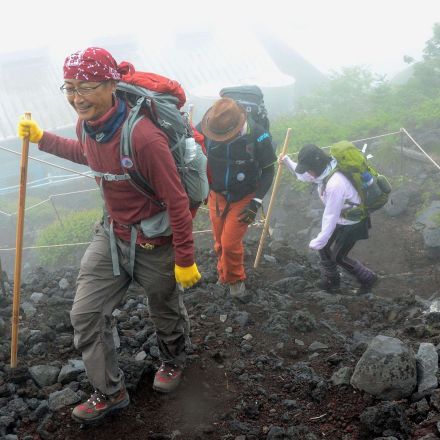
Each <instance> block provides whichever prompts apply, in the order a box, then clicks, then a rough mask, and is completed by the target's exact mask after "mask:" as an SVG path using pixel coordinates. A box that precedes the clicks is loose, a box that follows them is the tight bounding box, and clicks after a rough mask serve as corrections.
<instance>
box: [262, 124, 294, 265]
mask: <svg viewBox="0 0 440 440" xmlns="http://www.w3.org/2000/svg"><path fill="white" fill-rule="evenodd" d="M291 130H292V129H291V128H288V129H287V133H286V138H285V139H284V145H283V150H282V151H281V155H282V156H284V155H285V154H286V153H287V147H288V145H289V139H290V131H291ZM281 172H282V166H281V164H279V165H278V170H277V175H276V176H275V180H274V183H273V189H272V195H271V196H270V202H269V207H268V208H267V213H266V218H265V219H264V226H263V232H262V233H261V238H260V244H259V245H258V251H257V256H256V257H255V262H254V268H255V269H256V268H257V267H258V264H259V263H260V258H261V253H262V252H263V245H264V240H265V239H266V235H267V232H268V230H269V222H270V215H271V214H272V208H273V205H274V202H275V196H276V193H277V191H278V186H279V183H280V177H281Z"/></svg>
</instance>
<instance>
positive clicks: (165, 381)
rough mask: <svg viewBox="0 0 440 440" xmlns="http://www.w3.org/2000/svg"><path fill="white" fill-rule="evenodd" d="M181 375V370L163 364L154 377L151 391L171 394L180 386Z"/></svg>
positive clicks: (174, 366) (171, 365)
mask: <svg viewBox="0 0 440 440" xmlns="http://www.w3.org/2000/svg"><path fill="white" fill-rule="evenodd" d="M182 373H183V370H182V368H179V367H178V366H176V365H173V364H166V363H165V362H163V363H162V365H161V366H160V368H159V370H157V373H156V375H155V376H154V382H153V389H154V390H156V391H160V392H161V393H171V392H172V391H174V390H175V389H176V388H177V387H178V385H179V384H180V381H181V380H182Z"/></svg>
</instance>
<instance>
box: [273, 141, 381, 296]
mask: <svg viewBox="0 0 440 440" xmlns="http://www.w3.org/2000/svg"><path fill="white" fill-rule="evenodd" d="M279 162H280V163H282V164H284V165H285V166H286V167H287V169H288V170H289V171H290V172H291V173H292V174H295V175H296V177H297V178H298V179H299V180H301V181H303V182H310V183H315V184H317V185H318V194H319V197H320V198H321V200H322V202H323V203H324V205H325V208H324V213H323V215H322V224H321V231H320V232H319V234H318V235H317V236H316V237H315V238H313V240H311V241H310V243H309V247H310V248H311V249H314V250H316V251H318V253H319V257H320V271H321V282H320V287H322V288H323V289H325V290H328V291H334V290H335V289H338V288H339V285H340V274H339V272H338V269H337V266H340V267H342V268H343V269H345V270H346V271H347V272H349V273H351V274H352V275H354V276H355V277H356V278H357V280H358V281H359V283H360V290H359V291H360V293H366V292H369V291H370V290H371V287H372V286H373V284H374V283H375V282H376V281H377V279H378V277H377V275H376V274H375V273H374V272H373V271H371V270H370V269H368V268H367V267H366V266H364V265H363V264H362V263H361V262H359V261H357V260H354V259H352V258H349V257H348V253H349V252H350V251H351V250H352V249H353V246H354V245H355V243H356V242H357V241H358V240H363V239H367V238H368V230H369V228H370V227H371V222H370V218H369V217H367V218H365V219H363V220H359V221H352V220H347V219H346V218H344V217H343V212H344V209H347V208H350V207H351V206H353V204H359V203H360V201H361V200H360V197H359V194H358V192H357V191H356V189H355V187H354V186H353V185H352V183H351V182H350V181H349V180H348V179H347V177H345V176H344V175H343V174H342V173H341V172H339V171H336V172H335V171H334V169H335V168H336V166H337V162H336V160H335V159H334V158H332V157H331V156H329V155H328V154H326V153H325V152H324V151H323V150H322V149H321V148H319V147H317V146H316V145H313V144H308V145H305V146H304V147H302V148H301V150H300V151H299V153H298V162H294V161H293V160H292V159H290V158H289V157H288V156H287V155H285V156H280V158H279Z"/></svg>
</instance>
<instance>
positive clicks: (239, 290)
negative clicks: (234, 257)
mask: <svg viewBox="0 0 440 440" xmlns="http://www.w3.org/2000/svg"><path fill="white" fill-rule="evenodd" d="M229 293H230V295H231V297H232V298H233V299H238V300H239V301H241V302H247V301H248V300H249V298H250V296H251V295H250V293H249V292H248V291H247V290H246V285H245V284H244V281H237V282H236V283H234V284H230V285H229Z"/></svg>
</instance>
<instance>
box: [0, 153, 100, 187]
mask: <svg viewBox="0 0 440 440" xmlns="http://www.w3.org/2000/svg"><path fill="white" fill-rule="evenodd" d="M0 150H4V151H8V152H9V153H12V154H15V155H17V156H21V153H19V152H17V151H14V150H11V149H10V148H6V147H2V146H1V145H0ZM28 157H29V159H31V160H35V161H36V162H41V163H44V164H45V165H50V166H52V167H55V168H59V169H60V170H64V171H69V173H73V174H78V175H79V176H83V177H88V178H89V179H94V177H93V176H91V175H89V174H85V173H81V172H80V171H75V170H71V169H70V168H66V167H63V166H61V165H55V164H54V163H51V162H47V161H46V160H43V159H37V158H36V157H32V156H28Z"/></svg>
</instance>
